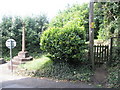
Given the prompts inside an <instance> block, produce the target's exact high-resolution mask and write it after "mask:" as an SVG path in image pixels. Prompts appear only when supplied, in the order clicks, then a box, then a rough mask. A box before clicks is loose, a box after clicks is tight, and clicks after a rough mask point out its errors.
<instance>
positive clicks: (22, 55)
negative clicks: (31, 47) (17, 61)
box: [18, 51, 29, 58]
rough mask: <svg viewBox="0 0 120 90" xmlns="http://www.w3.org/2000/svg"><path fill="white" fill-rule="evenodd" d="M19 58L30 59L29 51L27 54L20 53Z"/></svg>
mask: <svg viewBox="0 0 120 90" xmlns="http://www.w3.org/2000/svg"><path fill="white" fill-rule="evenodd" d="M18 57H20V58H27V57H29V54H28V52H27V51H25V52H23V51H21V52H19V53H18Z"/></svg>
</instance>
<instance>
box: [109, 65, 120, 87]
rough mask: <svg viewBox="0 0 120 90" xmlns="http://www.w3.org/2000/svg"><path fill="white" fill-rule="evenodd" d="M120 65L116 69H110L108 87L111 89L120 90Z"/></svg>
mask: <svg viewBox="0 0 120 90" xmlns="http://www.w3.org/2000/svg"><path fill="white" fill-rule="evenodd" d="M119 73H120V70H119V65H118V66H116V67H111V68H110V69H109V75H108V78H107V79H108V87H111V88H118V87H120V82H119V81H120V77H119Z"/></svg>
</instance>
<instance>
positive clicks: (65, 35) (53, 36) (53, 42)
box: [40, 24, 85, 62]
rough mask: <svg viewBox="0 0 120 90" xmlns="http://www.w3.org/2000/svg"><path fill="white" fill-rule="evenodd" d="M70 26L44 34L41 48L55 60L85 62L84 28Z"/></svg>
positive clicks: (49, 30)
mask: <svg viewBox="0 0 120 90" xmlns="http://www.w3.org/2000/svg"><path fill="white" fill-rule="evenodd" d="M70 25H71V24H68V25H66V26H64V27H63V28H49V29H48V30H46V31H44V32H43V33H42V36H41V39H40V45H41V46H40V48H41V49H42V50H43V51H45V52H48V53H50V54H51V55H52V56H53V57H54V58H55V60H63V61H68V62H69V61H70V62H72V61H74V62H75V61H84V59H83V56H84V52H85V30H84V27H78V26H77V25H74V26H70Z"/></svg>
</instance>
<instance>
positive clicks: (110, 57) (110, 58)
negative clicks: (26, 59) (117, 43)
mask: <svg viewBox="0 0 120 90" xmlns="http://www.w3.org/2000/svg"><path fill="white" fill-rule="evenodd" d="M112 45H113V38H112V37H111V38H110V55H109V62H108V65H111V62H112V48H113V47H112Z"/></svg>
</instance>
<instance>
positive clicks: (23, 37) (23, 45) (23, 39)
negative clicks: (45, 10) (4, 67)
mask: <svg viewBox="0 0 120 90" xmlns="http://www.w3.org/2000/svg"><path fill="white" fill-rule="evenodd" d="M22 52H25V24H24V23H23V30H22Z"/></svg>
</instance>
